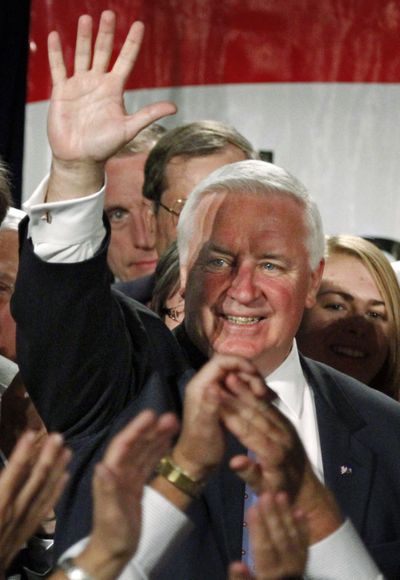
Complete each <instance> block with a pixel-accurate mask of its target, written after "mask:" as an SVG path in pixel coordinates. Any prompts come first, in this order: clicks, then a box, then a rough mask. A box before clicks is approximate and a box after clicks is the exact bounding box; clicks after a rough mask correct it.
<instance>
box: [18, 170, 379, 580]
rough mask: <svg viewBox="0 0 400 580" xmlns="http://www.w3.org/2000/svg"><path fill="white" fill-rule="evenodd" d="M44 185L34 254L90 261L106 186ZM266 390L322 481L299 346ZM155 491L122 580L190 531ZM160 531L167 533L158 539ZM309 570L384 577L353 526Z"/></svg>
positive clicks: (329, 542) (99, 235)
mask: <svg viewBox="0 0 400 580" xmlns="http://www.w3.org/2000/svg"><path fill="white" fill-rule="evenodd" d="M46 186H47V182H46V180H44V181H43V182H42V183H41V184H40V185H39V187H38V188H37V190H36V191H35V192H34V194H33V195H32V197H31V198H30V199H29V200H28V201H27V202H26V203H25V204H24V209H25V211H26V212H27V213H28V214H29V215H30V225H29V236H30V237H31V238H32V242H33V244H34V249H35V253H36V254H37V255H38V256H39V257H40V258H41V259H43V260H47V261H51V262H78V261H83V260H86V259H89V258H91V257H92V256H93V255H94V254H95V252H96V251H97V250H98V249H99V247H100V245H101V243H102V240H103V238H104V234H105V229H104V225H103V222H102V210H103V203H104V187H103V188H102V189H101V190H100V191H99V192H97V193H95V194H93V195H91V196H88V197H85V198H82V199H78V200H77V199H74V200H71V201H59V202H52V203H48V204H45V203H44V198H45V193H46ZM268 385H269V386H270V387H271V388H272V389H273V390H275V392H276V393H277V394H278V395H279V402H278V407H279V408H280V410H281V411H282V412H283V413H284V414H285V415H286V416H287V417H288V418H289V419H290V420H291V421H292V422H293V423H294V425H295V427H296V429H297V430H298V432H299V435H300V438H301V440H302V441H303V444H304V446H305V448H306V451H307V454H308V455H309V457H310V460H311V463H312V465H313V467H314V469H315V471H316V473H317V474H318V476H319V477H320V478H321V479H323V470H322V459H321V449H320V445H319V436H318V427H317V421H316V414H315V405H314V400H313V396H312V391H311V389H310V387H309V386H308V385H307V383H306V381H305V379H304V376H303V373H302V371H301V367H300V362H299V358H298V354H297V348H296V345H295V344H294V346H293V348H292V351H291V353H290V355H289V356H288V358H287V359H286V361H284V363H283V364H282V365H281V366H280V367H279V368H278V369H276V370H275V371H274V372H273V373H272V374H271V375H270V376H269V377H268ZM152 491H153V493H148V492H146V493H145V495H144V500H143V509H144V518H145V521H146V522H147V523H146V524H145V525H143V529H142V535H141V539H140V545H139V549H138V552H137V554H136V555H135V557H134V558H133V560H132V561H131V562H130V564H129V565H128V566H127V567H126V568H125V570H124V571H123V573H122V575H121V578H122V580H142V579H144V578H146V576H147V575H148V574H149V573H150V572H151V569H152V567H153V566H154V563H155V562H156V561H158V559H159V558H161V557H162V556H163V554H165V553H166V551H168V550H170V549H172V546H175V544H176V543H177V541H178V540H179V538H180V537H181V536H180V533H181V532H182V533H184V532H185V531H187V526H188V525H189V524H188V518H186V516H185V515H184V514H182V513H181V512H179V510H177V509H176V508H174V506H172V505H171V504H170V502H168V501H167V500H166V499H165V498H163V497H162V496H160V495H159V494H157V493H156V492H155V491H154V490H152ZM157 496H158V497H157ZM155 505H156V509H154V506H155ZM171 508H174V509H172V510H171ZM164 516H165V517H164ZM153 518H154V519H153ZM161 519H162V521H163V528H161V525H160V521H161ZM161 529H163V532H162V533H161V534H160V530H161ZM86 541H87V540H86ZM83 542H85V540H82V541H81V542H78V544H75V545H74V546H72V547H71V548H70V549H69V550H68V551H67V552H66V554H65V555H63V558H64V557H66V555H72V554H75V555H76V554H77V553H79V551H81V550H82V546H83V544H82V543H83ZM306 571H307V574H306V577H307V578H310V579H315V580H354V579H355V578H357V579H358V578H360V579H361V578H362V579H363V580H381V579H382V578H383V577H382V575H381V574H380V573H379V570H378V569H377V567H376V565H375V563H374V562H373V560H372V559H371V557H370V555H369V554H368V552H367V550H366V548H365V547H364V545H363V543H362V542H361V540H360V539H359V537H358V535H357V532H356V531H355V530H354V528H353V526H352V525H351V523H350V522H349V521H346V522H345V523H344V524H343V525H342V526H341V527H340V528H339V529H338V530H336V532H335V533H334V534H331V535H330V536H329V537H327V538H325V539H324V540H322V541H321V542H318V543H317V544H314V545H312V546H311V547H310V549H309V558H308V563H307V570H306Z"/></svg>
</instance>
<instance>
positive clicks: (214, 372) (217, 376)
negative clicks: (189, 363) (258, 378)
mask: <svg viewBox="0 0 400 580" xmlns="http://www.w3.org/2000/svg"><path fill="white" fill-rule="evenodd" d="M237 372H247V373H249V374H258V371H257V369H256V367H255V366H254V364H253V363H251V362H250V361H248V360H246V359H244V358H241V357H238V356H231V355H214V356H213V357H212V358H211V359H210V360H209V362H208V363H207V364H205V365H204V366H203V367H202V368H201V370H200V371H199V372H198V373H197V374H196V375H195V376H194V377H193V379H192V380H191V381H190V382H189V384H188V387H187V388H192V387H193V386H195V387H199V388H205V386H207V385H209V384H211V383H216V384H219V385H222V386H223V382H222V381H225V379H226V377H227V376H228V374H230V373H237Z"/></svg>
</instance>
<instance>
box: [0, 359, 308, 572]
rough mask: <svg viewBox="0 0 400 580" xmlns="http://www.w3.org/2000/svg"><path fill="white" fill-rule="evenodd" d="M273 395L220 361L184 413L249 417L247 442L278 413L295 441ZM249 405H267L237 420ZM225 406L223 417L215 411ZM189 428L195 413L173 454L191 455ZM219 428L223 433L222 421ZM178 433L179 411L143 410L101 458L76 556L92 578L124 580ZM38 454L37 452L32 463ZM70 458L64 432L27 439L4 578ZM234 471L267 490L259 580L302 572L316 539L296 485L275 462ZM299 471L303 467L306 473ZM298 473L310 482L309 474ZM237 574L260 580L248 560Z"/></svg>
mask: <svg viewBox="0 0 400 580" xmlns="http://www.w3.org/2000/svg"><path fill="white" fill-rule="evenodd" d="M254 393H255V394H254ZM266 393H267V389H266V387H265V386H264V385H263V380H262V378H261V377H259V376H258V374H257V371H256V369H255V368H254V366H253V365H252V363H249V362H247V361H244V360H242V359H239V358H237V357H215V358H214V359H212V360H211V361H210V362H209V363H208V364H207V365H205V366H204V367H203V369H202V370H201V371H200V372H199V373H198V374H197V375H196V376H195V377H194V378H193V379H192V381H191V382H190V383H189V384H188V386H187V398H186V402H185V413H186V410H187V408H188V407H189V406H190V405H191V404H192V403H193V398H194V397H199V396H202V397H205V399H206V401H207V406H208V407H207V413H209V415H213V414H214V413H215V414H216V415H217V414H218V413H219V414H220V416H223V417H224V419H223V421H224V422H226V424H227V425H228V424H229V425H230V426H231V427H232V430H233V429H237V430H238V432H239V431H240V432H242V430H243V424H244V422H245V421H246V420H248V421H250V423H251V425H250V428H249V427H248V428H247V436H246V437H247V438H248V442H249V443H253V441H255V440H256V439H257V437H258V438H260V437H261V435H260V434H259V433H258V434H257V435H254V433H252V431H253V427H252V426H253V424H254V423H256V424H257V423H259V424H260V425H261V421H260V417H258V416H257V412H259V413H260V415H263V414H266V415H268V416H269V417H271V418H270V421H272V422H273V423H274V422H275V427H274V428H275V429H276V430H277V431H278V430H279V429H281V428H282V425H284V426H287V427H289V431H290V433H291V435H290V436H291V437H292V436H294V435H293V432H292V431H291V428H290V426H289V424H288V422H287V420H286V419H284V418H283V417H282V416H281V414H280V413H279V412H278V411H277V410H276V409H274V408H273V407H272V406H271V405H270V404H269V403H267V402H266V401H265V396H266ZM243 400H247V406H248V407H249V408H250V401H252V403H251V404H253V405H254V406H255V407H257V406H258V407H259V410H258V411H257V410H254V409H253V416H252V417H249V416H248V417H247V418H246V414H245V413H244V412H241V413H240V416H238V415H237V409H238V408H239V407H240V409H243V408H244V406H245V405H244V404H243ZM221 407H222V408H223V411H217V409H218V408H221ZM204 413H205V412H204ZM204 417H205V415H204V414H203V417H202V418H203V419H204ZM280 422H282V425H281V424H280ZM188 424H191V416H188V415H187V414H186V415H185V417H184V420H183V429H182V432H181V435H180V437H179V439H178V442H177V444H176V446H175V448H174V451H173V452H175V451H176V454H177V456H178V457H184V454H185V453H186V452H187V450H186V448H185V445H186V444H187V442H188V436H187V432H186V431H187V428H188ZM192 426H193V424H192ZM209 428H210V429H211V421H210V422H209ZM213 428H214V427H213ZM218 429H220V430H221V436H223V428H222V426H221V420H220V419H219V420H218ZM177 431H178V421H177V419H176V417H175V416H174V415H172V414H164V415H162V416H160V417H157V416H156V415H155V414H154V412H152V411H149V410H148V411H143V412H142V413H141V414H140V415H138V416H137V417H136V418H135V419H133V420H132V421H131V422H130V423H129V424H128V425H127V427H125V429H123V430H122V431H121V432H120V433H119V434H117V435H116V436H115V437H114V439H113V440H112V441H111V443H110V445H109V447H108V449H107V450H106V453H105V455H104V458H103V460H102V461H101V463H99V464H98V465H97V466H96V469H95V473H94V478H93V496H94V522H93V530H92V534H91V537H90V541H89V544H88V545H87V546H86V548H85V549H84V551H83V552H82V553H81V554H80V555H79V556H77V557H76V558H75V560H76V562H77V564H78V565H79V566H81V567H82V568H83V569H84V570H86V571H87V572H89V573H90V574H91V575H92V576H93V577H95V578H101V579H103V578H104V579H107V578H109V579H111V578H115V577H117V576H118V575H119V573H120V572H121V571H122V569H123V568H124V566H125V565H126V564H127V562H128V561H129V559H130V558H131V557H132V555H133V554H134V552H135V550H136V547H137V543H138V540H139V536H140V525H141V497H142V493H143V486H144V484H145V483H146V482H147V480H148V479H149V478H150V476H151V474H152V473H153V472H154V470H155V467H156V465H157V464H158V462H159V460H160V458H161V457H162V456H163V455H164V454H165V453H166V452H167V451H168V450H169V449H170V447H171V441H172V438H173V437H174V436H175V435H176V432H177ZM213 436H215V432H213ZM274 437H276V435H273V434H272V435H271V438H272V439H274ZM197 439H198V438H197ZM300 445H301V444H300ZM221 446H222V447H223V443H221ZM300 449H302V448H301V447H300ZM35 453H36V455H37V456H36V458H35V459H34V460H32V459H33V458H32V455H33V454H35ZM182 454H183V455H182ZM303 456H304V453H303ZM70 458H71V452H70V451H69V450H68V449H67V448H65V446H64V444H63V440H62V437H61V436H60V435H58V434H51V435H49V437H48V439H47V441H46V443H45V444H44V446H43V447H42V449H41V451H40V452H39V453H37V448H36V447H35V435H34V434H33V433H32V432H28V433H26V434H24V435H23V436H22V437H21V439H20V440H19V442H18V444H17V446H16V448H15V450H14V452H13V454H12V456H11V458H10V461H9V464H8V465H7V467H6V468H5V469H4V470H3V472H2V473H1V476H0V563H1V568H2V570H3V572H4V570H6V569H7V567H8V566H9V565H10V563H11V562H12V559H13V557H14V556H15V554H16V553H17V552H18V550H19V549H20V548H21V546H22V545H23V543H24V542H25V541H26V540H27V539H28V538H29V537H30V536H31V535H32V534H33V533H34V532H35V530H36V528H37V526H38V525H39V524H40V522H41V521H42V519H43V518H44V517H45V516H46V514H47V513H48V512H49V510H50V509H51V508H52V507H53V506H54V504H55V503H56V501H57V499H58V498H59V496H60V494H61V492H62V490H63V488H64V486H65V484H66V482H67V480H68V475H67V471H66V470H67V466H68V463H69V461H70ZM210 459H211V460H212V461H211V463H212V468H213V467H215V461H216V456H215V455H214V456H213V457H211V456H208V458H207V460H208V461H209V460H210ZM273 462H274V463H276V464H281V463H282V457H278V455H275V459H274V460H273ZM211 463H209V464H208V465H207V468H209V467H210V465H211ZM232 467H233V468H234V469H235V470H236V471H237V472H238V473H239V475H241V476H242V477H243V478H244V479H246V480H248V481H252V482H253V484H254V485H255V486H256V488H257V489H258V491H261V492H262V491H263V490H268V491H265V492H264V493H261V495H260V498H259V500H258V502H257V503H256V504H255V505H254V506H253V507H252V508H251V509H250V510H249V514H248V521H249V528H250V536H251V540H252V545H253V548H254V561H255V565H256V572H255V573H256V576H255V577H256V578H281V577H284V576H287V575H293V574H301V573H302V570H303V568H304V565H305V561H306V554H307V546H308V535H307V531H306V525H305V517H304V515H303V512H302V511H301V510H299V509H298V508H293V507H292V505H291V503H292V494H293V493H294V494H296V492H295V490H294V488H293V487H292V489H290V490H289V489H288V490H287V491H286V492H282V491H278V489H283V488H285V485H283V484H282V480H281V477H282V476H281V475H279V476H278V475H277V474H278V471H279V469H278V468H277V466H276V465H274V466H273V467H271V460H270V459H269V460H268V461H267V463H265V464H264V461H263V460H261V461H260V462H259V463H257V464H256V463H250V462H249V460H248V459H247V458H246V457H236V458H234V459H233V460H232ZM301 471H304V468H303V467H302V468H301V469H300V472H301ZM270 474H272V475H271V478H272V479H271V481H269V477H270ZM296 477H297V476H296ZM299 477H300V479H301V478H302V476H301V473H299ZM295 485H296V486H297V487H298V485H301V484H295ZM291 486H292V484H291ZM286 487H287V486H286ZM289 487H290V486H289ZM61 575H62V572H60V571H57V572H55V573H54V577H55V578H56V577H58V576H59V577H61ZM229 578H230V580H237V579H241V578H253V576H251V575H250V572H249V571H248V570H247V569H246V567H245V566H244V565H243V564H241V563H235V564H233V565H232V567H231V569H230V570H229Z"/></svg>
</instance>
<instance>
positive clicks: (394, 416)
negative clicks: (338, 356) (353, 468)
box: [301, 357, 400, 430]
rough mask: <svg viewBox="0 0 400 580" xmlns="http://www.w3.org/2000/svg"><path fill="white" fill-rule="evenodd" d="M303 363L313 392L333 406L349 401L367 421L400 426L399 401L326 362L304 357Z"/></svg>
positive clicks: (341, 405) (337, 406)
mask: <svg viewBox="0 0 400 580" xmlns="http://www.w3.org/2000/svg"><path fill="white" fill-rule="evenodd" d="M301 364H302V367H303V371H304V373H305V376H306V378H307V380H308V382H309V384H310V386H311V387H312V389H313V391H314V393H315V394H316V395H317V396H321V397H322V398H324V399H325V401H326V402H327V403H328V404H329V405H330V406H331V407H335V408H343V406H344V405H345V404H346V403H347V404H348V405H349V406H350V407H352V409H353V410H354V411H355V413H358V414H360V415H361V416H362V417H363V418H364V419H366V420H367V421H368V422H370V421H373V422H377V423H380V424H382V422H383V423H385V421H386V423H393V424H396V428H398V429H399V430H400V403H398V402H397V401H394V400H393V399H391V398H390V397H388V396H387V395H385V394H383V393H381V392H379V391H377V390H376V389H373V388H371V387H369V386H368V385H365V384H363V383H361V382H360V381H357V380H356V379H353V378H352V377H350V376H348V375H345V374H343V373H341V372H339V371H337V370H336V369H333V368H332V367H329V366H328V365H325V364H323V363H320V362H317V361H314V360H311V359H309V358H305V357H301Z"/></svg>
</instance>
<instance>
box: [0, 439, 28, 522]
mask: <svg viewBox="0 0 400 580" xmlns="http://www.w3.org/2000/svg"><path fill="white" fill-rule="evenodd" d="M35 440H36V437H35V434H34V432H33V431H28V432H26V433H24V434H23V435H22V436H21V437H20V439H19V440H18V442H17V444H16V446H15V448H14V451H13V453H12V455H11V457H10V459H9V462H8V465H7V467H5V469H3V471H2V472H1V475H0V510H1V509H2V507H3V506H6V505H8V504H9V503H10V502H11V501H13V498H15V496H16V495H17V494H18V493H19V491H20V489H21V487H22V485H23V484H24V483H25V479H26V477H27V474H28V473H29V470H30V466H31V457H32V452H33V449H34V445H35Z"/></svg>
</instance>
